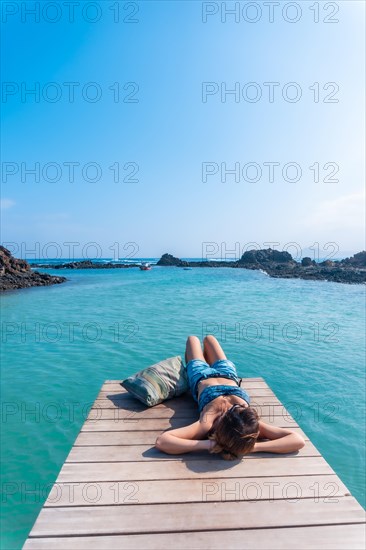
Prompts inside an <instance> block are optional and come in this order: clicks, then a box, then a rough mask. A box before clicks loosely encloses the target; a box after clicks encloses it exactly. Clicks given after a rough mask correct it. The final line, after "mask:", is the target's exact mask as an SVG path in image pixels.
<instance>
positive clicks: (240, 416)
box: [208, 404, 259, 460]
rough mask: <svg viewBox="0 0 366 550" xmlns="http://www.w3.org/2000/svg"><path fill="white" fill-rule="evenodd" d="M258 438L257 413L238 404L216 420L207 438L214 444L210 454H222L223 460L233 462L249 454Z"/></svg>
mask: <svg viewBox="0 0 366 550" xmlns="http://www.w3.org/2000/svg"><path fill="white" fill-rule="evenodd" d="M258 436H259V416H258V413H257V411H256V410H255V409H252V407H244V406H241V405H239V404H237V405H233V406H232V407H231V408H230V409H229V410H227V411H226V412H225V413H224V414H223V415H222V416H219V417H218V418H216V420H215V421H214V423H213V425H212V428H211V430H210V431H209V433H208V438H209V439H213V440H214V441H215V442H216V445H215V446H214V447H213V448H212V450H211V453H222V457H223V458H224V459H225V460H235V459H238V458H240V457H241V456H242V455H245V454H247V453H250V451H251V450H252V449H253V447H254V445H255V442H256V441H257V439H258Z"/></svg>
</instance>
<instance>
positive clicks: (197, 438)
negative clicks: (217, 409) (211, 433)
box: [155, 420, 215, 455]
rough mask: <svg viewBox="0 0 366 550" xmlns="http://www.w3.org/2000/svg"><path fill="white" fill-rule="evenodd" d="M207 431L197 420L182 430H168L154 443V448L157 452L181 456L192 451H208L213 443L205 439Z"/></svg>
mask: <svg viewBox="0 0 366 550" xmlns="http://www.w3.org/2000/svg"><path fill="white" fill-rule="evenodd" d="M206 436H207V429H206V427H205V426H204V425H202V423H201V422H200V421H199V420H197V422H194V423H193V424H190V425H189V426H185V427H184V428H177V429H175V430H168V431H167V432H164V433H162V434H161V435H159V437H158V438H157V440H156V442H155V447H157V448H158V449H159V451H164V453H168V454H172V455H174V454H183V453H190V452H192V451H206V450H207V451H209V450H210V449H212V447H213V445H214V443H215V442H214V441H212V440H210V439H205V438H206Z"/></svg>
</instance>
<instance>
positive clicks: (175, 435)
mask: <svg viewBox="0 0 366 550" xmlns="http://www.w3.org/2000/svg"><path fill="white" fill-rule="evenodd" d="M203 343H204V348H203V352H202V349H201V343H200V340H199V339H198V338H197V336H189V337H188V340H187V345H186V355H185V359H186V365H187V375H188V381H189V386H190V390H191V392H192V395H193V397H194V399H195V400H196V401H197V402H198V408H199V412H200V418H199V420H197V422H194V423H193V424H190V425H189V426H185V427H183V428H177V429H174V430H169V431H166V432H164V433H162V434H161V435H160V436H159V437H158V438H157V440H156V444H155V445H156V447H157V448H158V449H159V450H161V451H164V452H165V453H168V454H182V453H190V452H192V451H202V450H207V451H209V452H210V453H221V454H222V457H223V458H225V459H226V460H235V459H238V458H241V457H242V456H244V455H246V454H248V453H250V452H252V453H253V452H254V453H255V452H268V453H289V452H292V451H297V450H299V449H301V448H302V447H303V446H304V445H305V442H304V439H303V438H302V437H301V436H300V435H299V434H297V433H295V432H294V431H292V430H288V429H285V428H277V427H275V426H271V425H269V424H266V423H265V422H262V421H261V420H259V417H258V413H257V411H256V410H255V409H253V408H252V407H251V406H250V405H249V402H250V398H249V396H248V394H247V392H246V391H245V390H244V389H242V388H240V379H239V378H238V375H237V372H236V368H235V365H234V363H232V362H231V361H229V360H228V359H226V356H225V353H224V351H223V349H222V348H221V346H220V344H219V342H218V341H217V340H216V338H215V337H214V336H212V335H209V336H206V337H205V338H204V341H203ZM258 439H266V440H267V441H258Z"/></svg>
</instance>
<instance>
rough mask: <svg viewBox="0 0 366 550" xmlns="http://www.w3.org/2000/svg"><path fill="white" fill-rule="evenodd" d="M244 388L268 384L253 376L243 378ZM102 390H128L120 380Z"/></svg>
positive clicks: (242, 384)
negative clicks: (254, 378) (252, 377)
mask: <svg viewBox="0 0 366 550" xmlns="http://www.w3.org/2000/svg"><path fill="white" fill-rule="evenodd" d="M240 385H241V387H242V388H245V389H249V390H252V389H257V388H259V389H268V385H267V383H266V382H265V381H264V380H252V379H251V378H243V380H242V383H241V384H240ZM102 391H110V392H114V391H117V392H121V391H124V392H125V391H126V390H125V388H124V387H123V386H121V384H120V382H119V381H116V382H110V383H108V384H106V383H104V384H103V386H102Z"/></svg>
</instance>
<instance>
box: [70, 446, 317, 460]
mask: <svg viewBox="0 0 366 550" xmlns="http://www.w3.org/2000/svg"><path fill="white" fill-rule="evenodd" d="M192 456H193V455H192ZM275 456H278V455H276V454H273V453H251V454H248V455H247V456H246V459H250V460H254V459H258V458H263V457H268V458H271V457H275ZM286 456H289V457H290V458H296V457H299V456H320V453H319V451H318V450H317V449H316V448H315V447H314V445H313V444H312V443H310V441H307V442H306V443H305V446H304V447H303V448H302V449H300V450H299V451H297V452H296V453H288V454H287V455H286ZM194 457H195V459H199V458H203V459H204V460H207V451H206V452H201V453H198V452H196V453H195V454H194ZM141 460H182V456H181V455H168V454H166V453H163V452H162V451H159V450H158V449H156V447H154V446H151V445H131V446H128V447H124V446H120V445H106V446H95V447H90V446H89V447H73V448H72V449H71V451H70V453H69V456H68V457H67V459H66V462H131V461H134V462H140V461H141Z"/></svg>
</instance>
